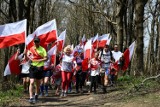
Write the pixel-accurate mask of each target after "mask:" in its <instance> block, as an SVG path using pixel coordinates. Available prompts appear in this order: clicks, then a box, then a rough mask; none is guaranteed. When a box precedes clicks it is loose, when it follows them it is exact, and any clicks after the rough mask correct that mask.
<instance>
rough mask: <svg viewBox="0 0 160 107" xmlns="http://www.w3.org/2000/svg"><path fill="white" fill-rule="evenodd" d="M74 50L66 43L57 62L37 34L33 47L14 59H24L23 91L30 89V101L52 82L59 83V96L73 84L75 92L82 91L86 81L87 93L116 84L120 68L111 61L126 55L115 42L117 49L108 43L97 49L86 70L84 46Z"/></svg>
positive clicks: (57, 89)
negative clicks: (74, 52)
mask: <svg viewBox="0 0 160 107" xmlns="http://www.w3.org/2000/svg"><path fill="white" fill-rule="evenodd" d="M18 52H19V50H18ZM72 52H73V49H72V47H71V46H70V45H68V46H66V47H65V48H64V50H63V52H61V53H58V54H57V55H56V63H52V64H51V61H50V60H49V59H50V58H49V56H48V55H47V52H46V50H45V49H44V48H43V47H42V46H40V39H39V38H37V37H36V38H34V46H33V47H32V48H31V49H30V50H27V51H26V50H25V51H24V52H23V53H22V54H21V53H20V52H19V54H18V55H17V56H16V58H15V59H18V60H20V61H21V65H22V70H21V77H22V79H23V85H24V92H27V91H28V92H29V102H30V103H35V102H36V101H37V100H38V97H39V96H48V87H49V83H52V84H53V85H54V86H56V91H55V95H59V96H60V97H67V94H68V93H69V92H70V91H71V90H72V88H73V87H75V91H76V93H81V94H82V93H83V92H84V86H85V85H89V88H88V93H97V87H98V86H99V85H101V86H102V90H103V93H106V87H107V86H109V85H113V84H114V82H115V81H116V79H117V75H118V71H117V69H114V67H113V66H112V65H113V64H114V63H115V62H117V61H118V60H119V59H120V58H122V57H121V56H123V55H122V54H123V53H121V52H120V51H118V45H117V44H115V45H114V50H111V49H110V47H109V45H106V46H105V47H104V48H101V49H96V50H94V54H93V55H92V58H91V59H88V63H87V64H88V69H87V70H83V64H82V63H83V61H84V55H83V48H79V49H78V50H77V54H76V55H74V54H73V53H72ZM118 64H119V65H121V64H122V63H121V62H118ZM34 83H35V84H34ZM27 84H29V86H27ZM34 87H35V88H34ZM34 89H35V90H34Z"/></svg>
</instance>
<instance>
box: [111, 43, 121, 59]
mask: <svg viewBox="0 0 160 107" xmlns="http://www.w3.org/2000/svg"><path fill="white" fill-rule="evenodd" d="M112 54H113V58H114V59H115V62H116V61H118V60H119V59H120V57H121V56H122V54H123V53H122V52H121V51H119V50H118V45H117V44H115V45H114V50H113V51H112Z"/></svg>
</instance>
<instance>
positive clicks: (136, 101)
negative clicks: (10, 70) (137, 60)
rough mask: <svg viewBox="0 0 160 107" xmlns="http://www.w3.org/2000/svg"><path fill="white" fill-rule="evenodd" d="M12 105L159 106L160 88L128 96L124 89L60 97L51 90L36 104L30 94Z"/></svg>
mask: <svg viewBox="0 0 160 107" xmlns="http://www.w3.org/2000/svg"><path fill="white" fill-rule="evenodd" d="M12 106H38V107H47V106H49V107H52V106H54V107H63V106H71V107H75V106H76V107H84V106H85V107H94V106H98V107H103V106H105V107H159V106H160V90H159V91H157V92H155V93H150V94H146V95H139V96H134V97H126V94H125V92H124V90H122V89H115V88H114V89H108V93H106V94H102V92H101V90H100V89H99V90H98V93H97V94H92V93H91V94H89V93H87V92H86V93H84V94H76V93H75V92H74V90H73V91H72V93H71V94H68V96H67V97H66V98H60V97H59V96H55V95H54V90H50V91H49V96H48V97H41V98H39V101H38V102H37V103H36V104H30V103H28V94H26V95H24V97H23V98H20V99H19V102H17V103H13V104H12Z"/></svg>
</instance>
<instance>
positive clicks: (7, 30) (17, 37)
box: [0, 19, 27, 48]
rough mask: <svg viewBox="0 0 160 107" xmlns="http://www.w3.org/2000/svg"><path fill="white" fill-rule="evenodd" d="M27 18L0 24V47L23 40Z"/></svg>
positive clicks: (22, 41) (19, 42)
mask: <svg viewBox="0 0 160 107" xmlns="http://www.w3.org/2000/svg"><path fill="white" fill-rule="evenodd" d="M26 28H27V20H26V19H25V20H22V21H18V22H14V23H9V24H5V25H0V48H5V47H9V46H13V45H17V44H21V43H24V42H25V38H26Z"/></svg>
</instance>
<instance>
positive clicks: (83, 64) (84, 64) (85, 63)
mask: <svg viewBox="0 0 160 107" xmlns="http://www.w3.org/2000/svg"><path fill="white" fill-rule="evenodd" d="M88 62H89V60H88V58H86V59H84V60H83V61H82V71H83V72H84V71H87V70H88V69H89V67H88Z"/></svg>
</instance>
